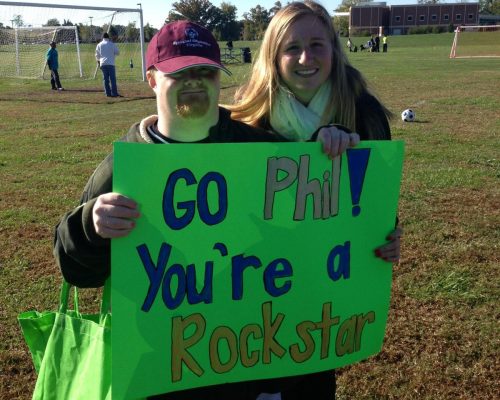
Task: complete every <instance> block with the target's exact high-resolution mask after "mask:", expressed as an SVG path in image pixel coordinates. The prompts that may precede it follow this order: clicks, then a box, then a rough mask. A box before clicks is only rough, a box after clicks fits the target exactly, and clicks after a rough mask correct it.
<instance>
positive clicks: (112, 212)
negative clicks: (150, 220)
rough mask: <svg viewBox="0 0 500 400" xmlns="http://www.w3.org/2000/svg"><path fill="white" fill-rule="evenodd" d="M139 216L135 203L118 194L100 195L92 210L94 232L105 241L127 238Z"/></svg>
mask: <svg viewBox="0 0 500 400" xmlns="http://www.w3.org/2000/svg"><path fill="white" fill-rule="evenodd" d="M139 216H140V213H139V211H138V210H137V203H136V202H135V201H134V200H132V199H129V198H128V197H125V196H122V195H121V194H119V193H105V194H102V195H100V196H99V197H98V198H97V201H96V202H95V204H94V208H93V210H92V219H93V221H94V228H95V231H96V232H97V234H98V235H99V236H101V237H103V238H105V239H111V238H118V237H123V236H127V235H128V234H129V233H130V232H131V231H132V229H134V227H135V221H134V220H135V219H136V218H139Z"/></svg>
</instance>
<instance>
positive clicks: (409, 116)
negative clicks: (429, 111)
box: [401, 108, 415, 122]
mask: <svg viewBox="0 0 500 400" xmlns="http://www.w3.org/2000/svg"><path fill="white" fill-rule="evenodd" d="M401 119H402V120H403V121H404V122H413V121H415V112H414V111H413V110H410V109H409V108H408V109H406V110H404V111H403V112H402V113H401Z"/></svg>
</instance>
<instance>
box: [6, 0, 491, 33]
mask: <svg viewBox="0 0 500 400" xmlns="http://www.w3.org/2000/svg"><path fill="white" fill-rule="evenodd" d="M371 1H373V0H342V3H341V4H340V5H339V6H338V7H337V9H335V11H337V12H345V11H349V8H350V7H352V6H356V5H358V4H359V3H361V2H363V3H367V2H371ZM417 2H418V3H419V4H428V3H432V4H437V3H439V2H440V0H417ZM287 4H288V3H287ZM281 8H282V3H281V1H276V2H275V3H274V6H273V7H271V8H270V9H266V8H265V7H262V6H261V5H259V4H257V5H256V6H255V7H253V8H251V9H250V10H249V11H248V12H245V13H243V19H239V20H238V18H237V11H238V8H237V7H236V6H235V5H233V4H231V3H229V2H222V3H221V4H220V6H219V7H217V6H215V5H213V4H212V3H211V2H210V1H209V0H179V1H177V2H175V3H173V4H172V9H171V10H170V11H169V13H168V15H167V17H166V18H165V23H168V22H172V21H177V20H180V19H188V20H191V21H193V22H196V23H199V24H200V25H204V26H205V27H207V28H208V29H209V30H211V31H212V33H213V34H214V36H215V37H216V39H218V40H220V41H229V40H260V39H262V37H263V35H264V32H265V31H266V29H267V26H268V25H269V22H270V21H271V18H272V17H273V16H274V15H275V14H276V13H277V12H278V11H279V10H280V9H281ZM479 9H480V13H482V14H493V15H494V14H500V0H479ZM333 22H334V25H335V26H336V28H337V30H338V32H339V33H340V34H341V35H342V34H347V33H348V30H349V21H348V19H347V18H345V17H334V18H333ZM13 24H14V25H16V26H18V27H20V26H23V20H22V16H21V15H15V16H14V18H13ZM72 25H73V23H72V22H71V21H70V20H64V21H63V23H62V24H61V23H60V22H59V21H58V20H57V19H56V18H51V19H49V20H48V21H47V23H46V24H45V25H44V26H72ZM76 26H77V28H78V35H79V38H80V41H81V42H83V43H89V42H96V41H99V40H100V39H101V37H102V34H103V33H104V32H106V31H108V26H107V25H103V26H89V25H86V24H85V25H84V24H82V23H79V24H77V25H76ZM2 27H3V26H2V24H1V23H0V28H2ZM4 28H8V27H4ZM157 31H158V30H157V29H155V28H153V27H152V26H150V25H149V24H146V25H145V26H144V39H145V41H146V42H149V40H150V39H151V38H152V37H153V35H154V34H155V33H156V32H157ZM109 33H110V36H115V37H120V41H125V42H127V41H130V42H132V41H137V38H138V37H139V28H137V27H136V26H135V23H129V24H128V25H127V26H123V25H113V26H111V28H109Z"/></svg>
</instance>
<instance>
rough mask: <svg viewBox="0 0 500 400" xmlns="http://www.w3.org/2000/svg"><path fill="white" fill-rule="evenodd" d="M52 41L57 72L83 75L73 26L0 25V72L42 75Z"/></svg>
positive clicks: (7, 74) (17, 75)
mask: <svg viewBox="0 0 500 400" xmlns="http://www.w3.org/2000/svg"><path fill="white" fill-rule="evenodd" d="M52 41H54V42H56V43H57V44H58V53H59V64H60V65H61V68H60V70H59V72H60V73H61V74H64V76H65V77H70V78H73V77H83V70H82V63H81V57H80V45H79V40H78V30H77V27H76V26H58V27H40V28H25V27H20V28H17V27H15V28H14V29H0V49H1V50H0V54H1V57H2V60H1V61H0V76H11V77H14V76H15V77H19V78H41V77H43V76H44V75H45V73H46V69H47V68H46V65H47V63H46V60H45V54H46V53H47V50H48V48H49V47H48V43H50V42H52Z"/></svg>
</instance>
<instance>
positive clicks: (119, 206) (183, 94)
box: [54, 21, 338, 400]
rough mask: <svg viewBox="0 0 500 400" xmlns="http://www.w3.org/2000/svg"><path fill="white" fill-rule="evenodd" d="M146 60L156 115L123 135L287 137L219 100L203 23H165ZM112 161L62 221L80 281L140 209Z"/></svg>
mask: <svg viewBox="0 0 500 400" xmlns="http://www.w3.org/2000/svg"><path fill="white" fill-rule="evenodd" d="M146 66H147V70H148V71H147V75H146V76H147V80H148V83H149V86H150V87H151V88H152V89H153V91H154V92H155V94H156V105H157V110H158V115H151V116H149V117H146V118H144V119H143V120H142V121H141V122H140V123H136V124H135V125H133V126H132V127H131V128H130V130H129V132H128V133H127V134H126V135H125V137H124V138H122V140H123V141H125V142H139V143H151V144H178V143H214V142H217V143H227V142H269V141H285V139H284V138H282V137H281V136H277V135H273V134H270V133H268V132H266V131H263V130H259V129H257V128H253V127H250V126H248V125H245V124H243V123H242V122H239V121H234V120H232V119H231V118H230V113H229V111H228V110H225V109H223V108H221V107H219V106H218V101H219V92H220V70H223V71H225V72H226V73H229V71H228V70H227V69H226V68H225V67H224V66H223V65H222V64H221V59H220V50H219V46H218V45H217V42H216V40H215V38H214V37H213V36H212V34H211V33H210V32H209V31H208V30H206V29H205V28H203V27H201V26H199V25H197V24H194V23H191V22H188V21H176V22H172V23H170V24H167V25H164V26H163V28H162V29H160V31H159V32H158V33H157V34H156V35H155V36H154V37H153V38H152V39H151V42H150V43H149V46H148V49H147V52H146ZM319 136H321V134H319ZM322 140H323V141H324V140H325V138H323V139H322ZM327 147H328V148H329V147H338V143H337V145H335V143H334V141H331V142H329V141H328V140H326V141H325V143H324V148H325V150H326V148H327ZM112 169H113V155H112V154H110V155H109V156H108V157H107V158H106V159H105V160H104V161H103V162H102V163H101V164H100V165H99V166H98V167H97V169H96V170H95V171H94V173H93V175H92V176H91V178H90V180H89V181H88V183H87V185H86V186H85V189H84V192H83V195H82V198H81V202H80V205H79V206H78V207H76V208H75V209H74V210H72V211H70V212H69V213H67V214H66V215H65V216H64V217H63V218H62V220H61V221H60V223H59V224H58V226H57V227H56V232H55V243H54V256H55V258H56V260H57V263H58V264H59V266H60V268H61V271H62V274H63V276H64V278H65V279H66V281H68V282H69V283H71V284H72V285H75V286H78V287H99V286H102V285H103V284H104V282H105V281H106V279H107V278H108V277H109V276H110V270H111V261H110V258H111V250H110V247H111V241H110V239H112V238H118V237H123V236H126V235H128V234H129V233H130V232H131V231H132V229H134V227H135V220H136V219H137V218H139V217H140V213H139V210H138V204H137V203H136V202H135V201H134V200H133V199H130V198H128V197H125V196H123V195H121V194H119V193H113V192H112V174H113V170H112ZM144 173H145V174H146V173H147V171H145V172H144ZM285 381H286V379H285V380H283V382H285ZM280 382H282V381H281V380H273V381H270V382H263V381H256V382H241V383H234V384H225V385H215V386H210V387H207V388H199V389H192V390H185V391H182V392H176V393H172V394H165V395H160V396H154V397H152V398H154V399H175V400H183V399H186V400H211V399H212V400H226V399H227V400H230V399H231V400H233V399H238V400H255V399H256V397H257V396H258V395H259V393H261V392H268V393H272V392H276V391H280V390H281V388H282V385H281V383H280Z"/></svg>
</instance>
